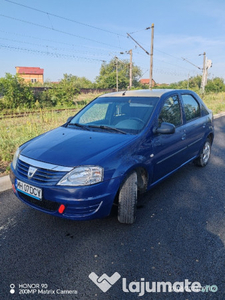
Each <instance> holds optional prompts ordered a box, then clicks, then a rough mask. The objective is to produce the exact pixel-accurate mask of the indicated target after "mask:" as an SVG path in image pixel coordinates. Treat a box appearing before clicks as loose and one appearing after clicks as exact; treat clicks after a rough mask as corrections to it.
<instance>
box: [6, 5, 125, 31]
mask: <svg viewBox="0 0 225 300" xmlns="http://www.w3.org/2000/svg"><path fill="white" fill-rule="evenodd" d="M5 1H6V2H9V3H12V4H15V5H18V6H21V7H25V8H28V9H31V10H34V11H37V12H40V13H43V14H46V15H47V16H53V17H56V18H59V19H62V20H65V21H69V22H73V23H77V24H80V25H83V26H86V27H90V28H93V29H96V30H101V31H104V32H107V33H111V34H114V35H119V36H122V37H126V36H125V35H122V34H119V33H115V32H113V31H110V30H106V29H103V28H100V27H96V26H93V25H90V24H87V23H83V22H79V21H76V20H73V19H69V18H66V17H62V16H59V15H56V14H52V13H49V12H46V11H43V10H41V9H37V8H33V7H30V6H27V5H24V4H21V3H16V2H14V1H11V0H5Z"/></svg>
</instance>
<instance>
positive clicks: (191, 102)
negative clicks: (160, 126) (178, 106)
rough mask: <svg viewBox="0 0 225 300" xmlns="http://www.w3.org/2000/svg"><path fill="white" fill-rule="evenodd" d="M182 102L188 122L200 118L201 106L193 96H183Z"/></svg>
mask: <svg viewBox="0 0 225 300" xmlns="http://www.w3.org/2000/svg"><path fill="white" fill-rule="evenodd" d="M182 100H183V106H184V113H185V117H186V121H191V120H193V119H196V118H198V117H200V115H201V114H200V105H199V103H198V101H197V100H196V99H195V98H194V97H193V96H191V95H182Z"/></svg>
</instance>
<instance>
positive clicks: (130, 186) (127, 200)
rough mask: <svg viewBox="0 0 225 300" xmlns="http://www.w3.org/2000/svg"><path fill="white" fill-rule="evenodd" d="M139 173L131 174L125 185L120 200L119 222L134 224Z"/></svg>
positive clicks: (120, 193)
mask: <svg viewBox="0 0 225 300" xmlns="http://www.w3.org/2000/svg"><path fill="white" fill-rule="evenodd" d="M137 190H138V188H137V173H136V172H133V173H131V174H130V175H129V176H128V177H127V179H126V180H125V182H124V183H123V185H122V187H121V189H120V191H119V198H118V221H119V222H120V223H125V224H132V223H134V221H135V219H136V209H137Z"/></svg>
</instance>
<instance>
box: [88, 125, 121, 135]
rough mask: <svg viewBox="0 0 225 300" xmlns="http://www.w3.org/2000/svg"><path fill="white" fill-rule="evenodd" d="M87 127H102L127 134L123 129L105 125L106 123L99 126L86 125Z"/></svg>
mask: <svg viewBox="0 0 225 300" xmlns="http://www.w3.org/2000/svg"><path fill="white" fill-rule="evenodd" d="M88 127H92V128H100V129H104V130H108V131H115V132H118V133H122V134H127V133H126V132H125V131H123V130H120V129H118V128H115V127H110V126H107V125H99V126H98V125H88Z"/></svg>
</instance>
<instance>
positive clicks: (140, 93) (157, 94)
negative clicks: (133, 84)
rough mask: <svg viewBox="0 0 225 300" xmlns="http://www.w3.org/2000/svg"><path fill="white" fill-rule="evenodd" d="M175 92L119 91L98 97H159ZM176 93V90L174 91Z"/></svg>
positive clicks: (164, 90) (162, 90)
mask: <svg viewBox="0 0 225 300" xmlns="http://www.w3.org/2000/svg"><path fill="white" fill-rule="evenodd" d="M172 91H175V90H170V89H153V90H147V89H146V90H132V91H120V92H115V93H109V94H104V95H101V96H100V97H124V96H127V97H161V96H162V95H163V94H165V93H167V92H172ZM176 91H177V90H176Z"/></svg>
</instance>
